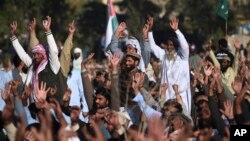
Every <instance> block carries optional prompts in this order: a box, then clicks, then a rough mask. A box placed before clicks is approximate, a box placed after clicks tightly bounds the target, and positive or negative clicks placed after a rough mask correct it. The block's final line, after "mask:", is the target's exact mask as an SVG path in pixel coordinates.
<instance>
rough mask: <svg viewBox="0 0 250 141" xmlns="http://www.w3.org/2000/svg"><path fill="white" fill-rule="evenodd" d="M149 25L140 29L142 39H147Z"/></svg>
mask: <svg viewBox="0 0 250 141" xmlns="http://www.w3.org/2000/svg"><path fill="white" fill-rule="evenodd" d="M148 32H149V25H148V24H145V25H144V26H143V29H142V33H143V38H144V39H148Z"/></svg>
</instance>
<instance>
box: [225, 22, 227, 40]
mask: <svg viewBox="0 0 250 141" xmlns="http://www.w3.org/2000/svg"><path fill="white" fill-rule="evenodd" d="M225 30H226V32H225V33H226V39H227V20H226V27H225Z"/></svg>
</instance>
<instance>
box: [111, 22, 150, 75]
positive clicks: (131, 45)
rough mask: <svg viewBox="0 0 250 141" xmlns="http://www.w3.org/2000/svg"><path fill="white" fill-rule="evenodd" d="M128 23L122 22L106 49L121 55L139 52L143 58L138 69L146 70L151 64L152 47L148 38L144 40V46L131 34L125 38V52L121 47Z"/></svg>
mask: <svg viewBox="0 0 250 141" xmlns="http://www.w3.org/2000/svg"><path fill="white" fill-rule="evenodd" d="M126 28H127V25H126V23H124V22H122V23H121V24H120V25H119V26H118V28H117V30H116V31H115V33H114V35H113V36H112V40H111V43H110V44H109V46H108V48H107V49H106V50H110V51H111V53H112V54H119V55H120V56H124V54H125V53H137V54H138V55H140V56H142V58H143V59H140V62H139V65H138V69H140V70H141V71H142V72H146V67H147V65H148V64H149V58H150V56H149V55H150V47H149V43H148V40H143V43H142V46H143V47H141V45H140V43H139V41H138V40H137V39H136V38H135V37H133V36H129V37H128V38H127V39H126V40H125V45H124V46H123V47H124V48H125V52H123V51H122V50H123V49H121V48H119V43H120V40H119V39H122V38H124V32H125V31H126Z"/></svg>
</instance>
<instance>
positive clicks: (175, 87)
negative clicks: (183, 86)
mask: <svg viewBox="0 0 250 141" xmlns="http://www.w3.org/2000/svg"><path fill="white" fill-rule="evenodd" d="M172 87H173V89H174V92H175V94H178V93H179V92H178V85H177V84H174V85H172Z"/></svg>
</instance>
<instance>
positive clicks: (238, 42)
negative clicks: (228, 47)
mask: <svg viewBox="0 0 250 141" xmlns="http://www.w3.org/2000/svg"><path fill="white" fill-rule="evenodd" d="M234 47H235V48H236V49H237V50H239V49H240V41H239V40H238V39H234Z"/></svg>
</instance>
